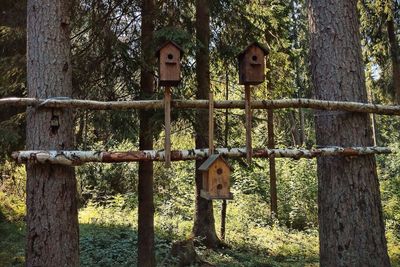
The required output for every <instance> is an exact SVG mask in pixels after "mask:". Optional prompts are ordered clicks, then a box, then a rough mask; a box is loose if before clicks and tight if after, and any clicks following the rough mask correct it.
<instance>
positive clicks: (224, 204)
mask: <svg viewBox="0 0 400 267" xmlns="http://www.w3.org/2000/svg"><path fill="white" fill-rule="evenodd" d="M225 99H226V100H228V99H229V74H228V71H226V76H225ZM228 115H229V113H228V109H225V129H224V130H225V138H224V139H225V147H228V137H229V116H228ZM226 208H227V201H226V199H223V200H222V206H221V239H222V240H225V229H226V227H225V226H226Z"/></svg>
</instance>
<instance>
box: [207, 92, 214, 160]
mask: <svg viewBox="0 0 400 267" xmlns="http://www.w3.org/2000/svg"><path fill="white" fill-rule="evenodd" d="M208 149H209V155H212V154H214V95H213V93H210V94H209V101H208Z"/></svg>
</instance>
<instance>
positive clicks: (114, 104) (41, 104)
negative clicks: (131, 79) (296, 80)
mask: <svg viewBox="0 0 400 267" xmlns="http://www.w3.org/2000/svg"><path fill="white" fill-rule="evenodd" d="M3 105H8V106H29V107H35V108H38V109H40V108H69V109H72V108H80V109H91V110H127V109H144V110H150V109H164V101H163V100H137V101H108V102H102V101H94V100H79V99H36V98H18V97H9V98H2V99H0V106H3ZM171 107H173V108H176V109H208V107H209V104H208V100H177V99H175V100H172V101H171ZM214 108H215V109H244V108H245V101H241V100H219V101H214ZM251 108H252V109H284V108H310V109H318V110H343V111H349V112H358V113H375V114H381V115H400V106H399V105H379V104H370V103H362V102H355V101H347V100H344V101H333V100H329V101H328V100H320V99H307V98H298V99H279V100H252V101H251Z"/></svg>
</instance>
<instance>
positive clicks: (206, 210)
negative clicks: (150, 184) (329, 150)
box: [192, 0, 220, 248]
mask: <svg viewBox="0 0 400 267" xmlns="http://www.w3.org/2000/svg"><path fill="white" fill-rule="evenodd" d="M209 23H210V10H209V1H208V0H196V38H197V41H198V44H197V51H196V79H197V92H196V98H197V99H207V98H208V96H209V92H210V52H209V40H210V25H209ZM207 118H208V114H207V111H206V110H199V111H197V116H196V122H195V125H194V127H195V131H196V140H195V142H196V147H197V148H201V147H207V146H208V137H207V134H208V122H207ZM202 163H203V160H196V172H195V175H196V178H195V179H196V207H195V219H194V225H193V230H192V232H193V235H194V236H195V237H199V238H200V239H201V240H202V243H203V244H204V245H206V246H207V247H211V248H215V247H218V246H219V244H220V240H219V239H218V237H217V234H216V232H215V222H214V214H213V205H212V201H211V200H206V199H204V198H202V197H201V196H200V190H201V188H202V173H201V172H200V171H199V170H198V169H199V167H200V165H201V164H202Z"/></svg>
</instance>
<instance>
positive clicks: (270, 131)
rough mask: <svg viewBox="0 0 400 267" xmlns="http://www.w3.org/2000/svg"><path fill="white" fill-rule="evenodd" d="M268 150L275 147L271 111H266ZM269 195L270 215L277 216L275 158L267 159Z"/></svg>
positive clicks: (272, 114)
mask: <svg viewBox="0 0 400 267" xmlns="http://www.w3.org/2000/svg"><path fill="white" fill-rule="evenodd" d="M267 112H268V122H267V124H268V125H267V126H268V148H269V149H273V148H274V146H275V140H274V139H275V138H274V113H273V110H272V109H268V111H267ZM269 193H270V201H271V215H272V216H273V217H277V216H278V195H277V190H276V168H275V157H271V158H269Z"/></svg>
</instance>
